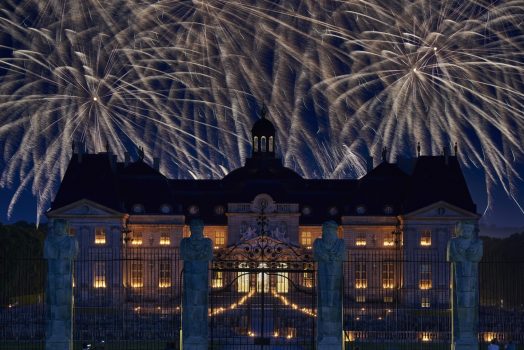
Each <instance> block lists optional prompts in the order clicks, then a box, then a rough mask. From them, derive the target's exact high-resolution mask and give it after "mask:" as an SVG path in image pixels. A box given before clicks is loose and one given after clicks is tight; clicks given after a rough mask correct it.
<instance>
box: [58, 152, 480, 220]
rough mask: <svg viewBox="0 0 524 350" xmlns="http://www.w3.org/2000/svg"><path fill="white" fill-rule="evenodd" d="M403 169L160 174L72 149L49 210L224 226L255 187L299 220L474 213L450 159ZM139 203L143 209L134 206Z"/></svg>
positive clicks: (274, 164)
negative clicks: (350, 175)
mask: <svg viewBox="0 0 524 350" xmlns="http://www.w3.org/2000/svg"><path fill="white" fill-rule="evenodd" d="M405 164H408V166H402V169H401V168H400V167H399V166H398V165H397V164H393V163H387V162H383V163H381V164H380V165H378V166H377V167H375V168H374V169H373V170H371V171H370V172H368V173H367V174H366V175H365V176H363V177H362V178H360V179H343V180H325V179H304V178H302V177H301V176H300V175H299V174H297V173H296V172H294V171H293V170H291V169H289V168H286V167H284V166H283V165H282V163H281V161H280V160H279V159H276V158H274V159H251V158H250V159H248V160H247V161H246V165H245V166H244V167H241V168H239V169H236V170H234V171H232V172H231V173H230V174H228V175H227V176H225V177H224V178H223V179H221V180H188V179H167V178H166V177H165V176H163V175H162V174H160V172H158V171H157V170H155V169H154V168H152V167H150V166H149V165H147V164H146V163H145V162H144V161H142V160H138V161H136V162H132V163H129V164H124V163H120V162H117V161H116V157H115V156H112V155H110V154H107V153H101V154H96V155H93V154H83V155H81V156H80V155H78V154H75V155H73V158H72V159H71V162H70V164H69V166H68V169H67V170H66V173H65V175H64V178H63V180H62V184H61V185H60V188H59V190H58V193H57V195H56V198H55V200H54V202H53V203H52V206H51V209H52V210H55V209H58V208H60V207H63V206H65V205H67V204H70V203H73V202H75V201H78V200H81V199H88V200H91V201H93V202H96V203H100V204H101V205H104V206H106V207H109V208H112V209H115V210H117V211H120V212H127V213H130V214H135V215H140V214H162V213H163V211H162V209H161V208H162V206H164V207H165V206H166V205H167V206H169V208H170V214H183V215H186V218H187V219H188V220H189V219H191V218H192V217H195V216H197V217H200V218H202V219H203V220H204V221H205V222H206V224H209V225H225V224H227V217H226V215H225V213H226V212H228V207H227V206H228V203H250V202H251V201H253V199H254V198H255V196H256V195H258V194H260V193H267V194H269V195H270V196H271V197H272V198H273V199H274V200H275V201H276V202H277V203H296V204H298V211H299V213H300V224H301V225H319V224H321V223H322V222H323V221H325V220H330V219H334V220H339V221H340V218H341V216H358V215H363V216H368V215H370V216H384V215H386V216H394V215H401V214H403V213H408V212H411V211H413V210H416V209H418V208H422V207H425V206H427V205H429V204H432V203H435V202H438V201H445V202H448V203H449V204H452V205H455V206H457V207H459V208H462V209H464V210H467V211H470V212H473V213H474V212H475V211H476V208H475V205H474V203H473V201H472V199H471V195H470V193H469V190H468V187H467V185H466V181H465V179H464V176H463V174H462V170H461V169H460V164H459V162H458V160H457V158H456V157H450V156H448V157H447V158H445V157H444V156H424V157H418V158H414V159H410V160H409V161H405V162H404V165H405ZM136 205H140V206H141V208H142V211H135V208H136Z"/></svg>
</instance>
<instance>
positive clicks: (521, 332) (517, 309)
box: [479, 260, 524, 348]
mask: <svg viewBox="0 0 524 350" xmlns="http://www.w3.org/2000/svg"><path fill="white" fill-rule="evenodd" d="M479 285H480V314H479V340H480V341H481V342H483V343H484V344H485V343H488V342H490V341H491V340H492V339H494V338H496V339H497V340H498V341H499V342H500V343H503V344H508V343H510V342H514V343H515V344H517V345H519V346H520V348H524V261H492V260H487V261H484V260H483V261H481V262H480V264H479Z"/></svg>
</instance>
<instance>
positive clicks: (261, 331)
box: [209, 261, 317, 350]
mask: <svg viewBox="0 0 524 350" xmlns="http://www.w3.org/2000/svg"><path fill="white" fill-rule="evenodd" d="M211 287H212V288H211V293H210V298H209V301H210V303H209V304H210V305H209V306H210V311H209V328H210V332H209V342H210V349H237V350H241V349H245V350H248V349H252V350H257V349H268V350H269V349H281V350H286V349H289V350H291V349H293V350H294V349H303V350H309V349H315V326H316V312H317V309H316V293H315V268H314V264H313V263H312V262H308V261H282V262H275V261H268V262H264V261H260V262H242V261H229V262H227V261H221V262H219V263H217V262H214V264H213V267H212V269H211Z"/></svg>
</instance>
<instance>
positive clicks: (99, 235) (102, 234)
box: [95, 227, 106, 244]
mask: <svg viewBox="0 0 524 350" xmlns="http://www.w3.org/2000/svg"><path fill="white" fill-rule="evenodd" d="M95 244H106V230H105V229H104V228H103V227H97V228H95Z"/></svg>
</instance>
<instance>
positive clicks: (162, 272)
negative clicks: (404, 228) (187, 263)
mask: <svg viewBox="0 0 524 350" xmlns="http://www.w3.org/2000/svg"><path fill="white" fill-rule="evenodd" d="M158 286H159V287H160V288H169V287H171V261H169V260H164V261H160V269H159V276H158Z"/></svg>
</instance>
